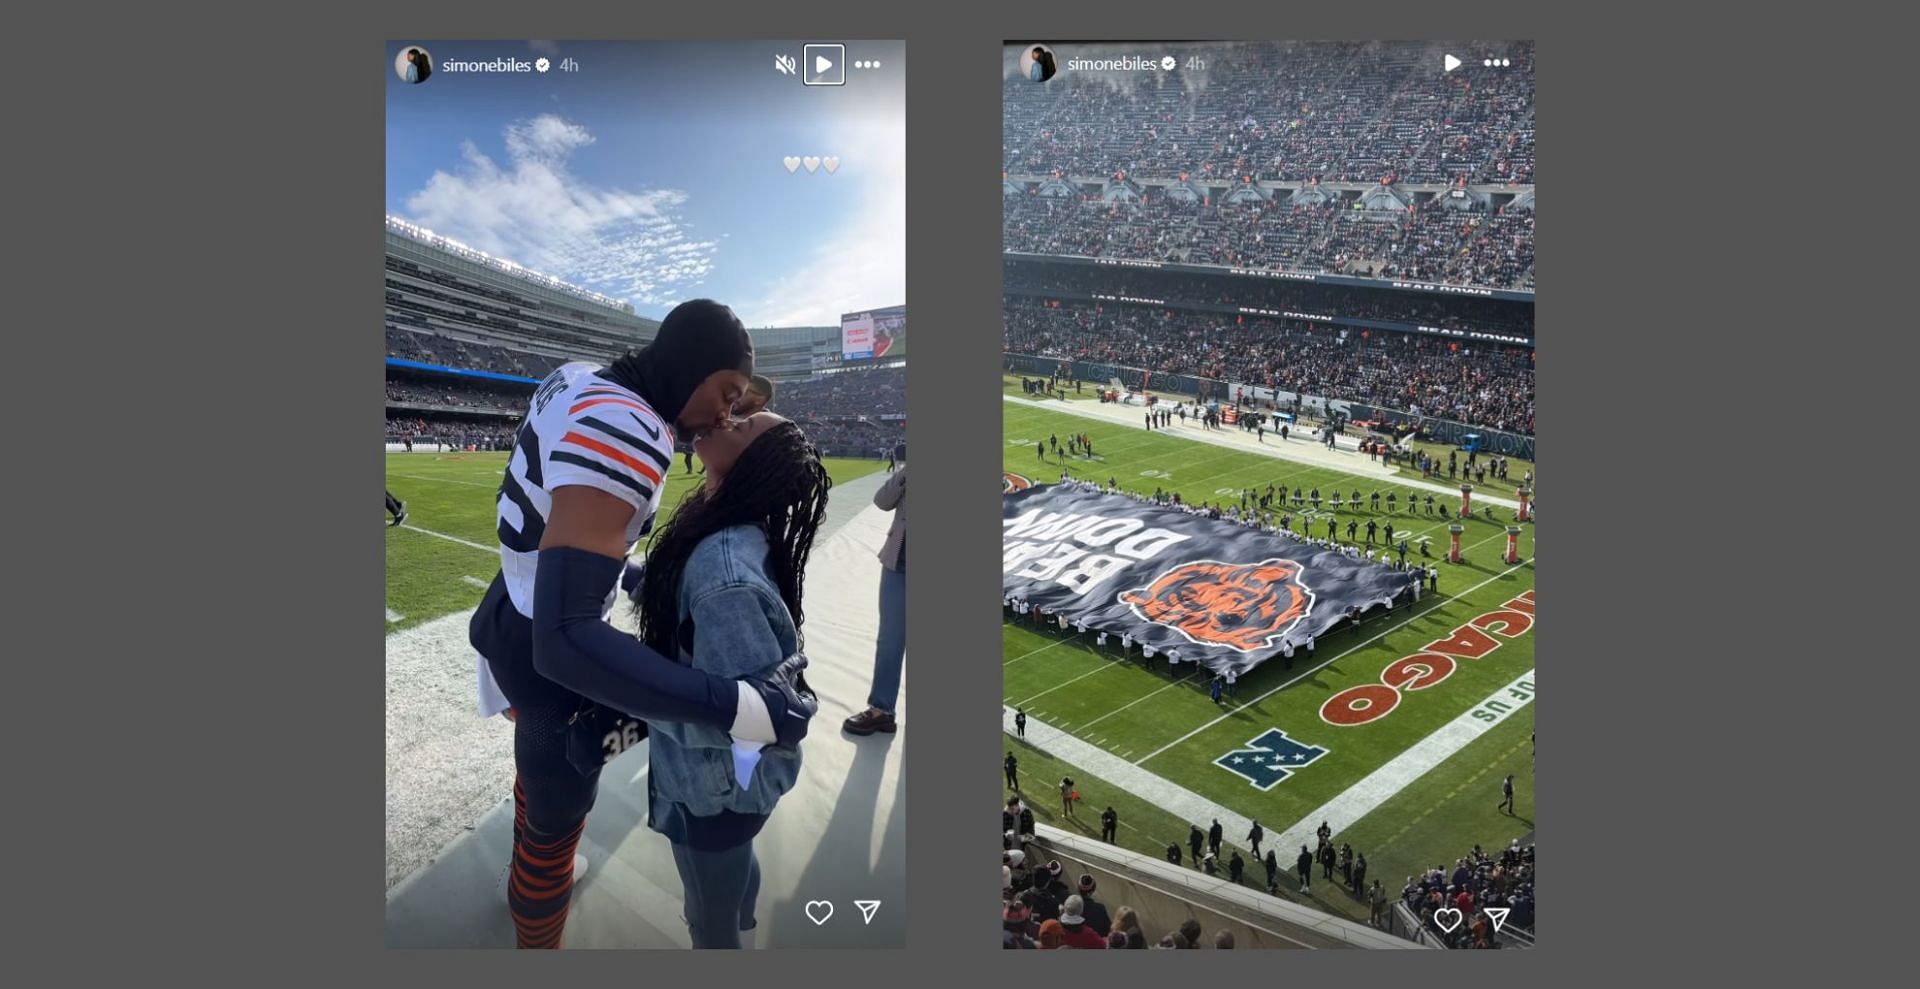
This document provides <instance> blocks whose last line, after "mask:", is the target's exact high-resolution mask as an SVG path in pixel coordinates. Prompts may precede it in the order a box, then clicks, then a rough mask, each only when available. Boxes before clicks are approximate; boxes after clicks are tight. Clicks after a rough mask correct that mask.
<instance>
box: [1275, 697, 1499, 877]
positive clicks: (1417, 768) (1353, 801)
mask: <svg viewBox="0 0 1920 989" xmlns="http://www.w3.org/2000/svg"><path fill="white" fill-rule="evenodd" d="M1533 674H1534V671H1533V670H1528V671H1527V672H1525V673H1522V674H1521V675H1519V676H1518V677H1515V678H1514V680H1513V682H1512V683H1509V684H1507V685H1506V686H1504V687H1501V688H1500V689H1498V690H1496V691H1494V692H1493V693H1492V694H1491V695H1489V696H1488V697H1487V699H1486V700H1483V701H1481V702H1480V703H1478V704H1475V705H1474V706H1473V707H1470V708H1468V709H1467V710H1465V711H1462V712H1460V716H1459V717H1457V718H1455V719H1453V720H1452V721H1450V722H1448V723H1447V724H1445V725H1443V726H1441V727H1440V729H1439V730H1437V731H1435V732H1434V733H1433V734H1431V735H1428V736H1427V737H1426V738H1423V739H1421V740H1420V741H1418V742H1415V743H1414V744H1413V745H1410V746H1408V747H1407V749H1406V751H1404V752H1402V753H1400V754H1399V755H1397V756H1394V757H1393V758H1392V759H1389V760H1387V761H1386V762H1385V763H1383V764H1381V766H1380V768H1378V769H1375V770H1374V771H1373V772H1371V773H1368V774H1367V775H1366V776H1365V777H1364V778H1362V779H1361V780H1360V781H1359V782H1357V783H1355V784H1353V785H1352V786H1350V787H1347V788H1346V790H1344V791H1342V792H1341V793H1340V795H1339V796H1336V797H1334V798H1333V799H1332V800H1329V801H1327V802H1326V803H1325V804H1324V805H1322V806H1321V807H1320V809H1319V810H1316V811H1314V812H1313V813H1311V814H1308V815H1307V816H1306V817H1303V818H1301V819H1300V821H1299V822H1298V823H1296V824H1294V826H1293V827H1290V828H1288V829H1287V830H1286V831H1284V832H1281V833H1280V837H1279V839H1278V844H1277V846H1276V847H1280V848H1291V847H1292V846H1293V842H1296V841H1297V842H1299V843H1300V844H1303V845H1305V844H1311V842H1310V841H1309V838H1311V837H1312V836H1313V834H1314V833H1315V830H1316V829H1317V828H1319V826H1320V824H1321V822H1323V821H1324V822H1326V823H1327V824H1329V825H1331V826H1332V828H1333V831H1334V833H1335V834H1338V833H1340V832H1342V831H1345V830H1346V829H1347V828H1349V827H1352V826H1353V825H1354V824H1355V823H1356V822H1358V821H1359V820H1360V819H1361V818H1363V817H1365V816H1367V815H1368V814H1370V813H1372V812H1373V811H1374V810H1375V809H1377V808H1379V806H1380V805H1381V804H1384V803H1386V802H1387V801H1388V800H1390V799H1392V798H1393V796H1394V794H1397V793H1399V792H1400V791H1401V790H1404V789H1406V788H1407V787H1408V786H1409V785H1411V784H1412V783H1413V782H1414V781H1415V780H1417V779H1419V778H1420V777H1422V776H1425V775H1426V774H1427V773H1429V772H1432V771H1433V770H1434V769H1436V768H1438V767H1439V766H1440V764H1441V763H1443V762H1446V761H1447V760H1448V759H1449V758H1452V757H1453V755H1454V754H1455V753H1458V752H1459V751H1460V750H1462V749H1464V748H1466V747H1467V745H1468V743H1470V742H1472V741H1473V740H1474V739H1476V738H1479V737H1480V736H1481V735H1484V734H1486V733H1487V732H1488V731H1489V730H1491V729H1492V728H1493V726H1494V725H1497V724H1499V723H1500V722H1501V721H1504V720H1505V719H1506V718H1507V717H1508V716H1509V715H1512V714H1515V713H1517V712H1518V711H1519V710H1520V709H1521V708H1523V707H1526V706H1527V705H1528V704H1531V703H1533V694H1534V691H1533ZM1522 685H1524V688H1523V686H1522ZM1494 703H1501V704H1504V707H1489V705H1490V704H1494ZM1495 796H1496V794H1495V793H1492V792H1489V793H1488V794H1487V799H1488V800H1490V801H1491V800H1493V798H1494V797H1495Z"/></svg>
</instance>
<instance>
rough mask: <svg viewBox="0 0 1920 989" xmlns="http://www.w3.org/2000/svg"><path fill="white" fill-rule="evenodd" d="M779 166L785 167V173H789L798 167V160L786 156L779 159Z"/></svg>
mask: <svg viewBox="0 0 1920 989" xmlns="http://www.w3.org/2000/svg"><path fill="white" fill-rule="evenodd" d="M780 164H782V165H785V166H787V171H788V172H789V173H791V172H793V171H794V170H795V169H797V168H799V167H800V159H798V158H795V157H794V156H792V155H788V156H786V157H785V158H782V159H780Z"/></svg>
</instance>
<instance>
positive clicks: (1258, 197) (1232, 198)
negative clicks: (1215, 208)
mask: <svg viewBox="0 0 1920 989" xmlns="http://www.w3.org/2000/svg"><path fill="white" fill-rule="evenodd" d="M1267 198H1268V196H1267V191H1266V190H1265V189H1262V188H1260V187H1259V186H1257V185H1255V184H1253V183H1252V182H1245V183H1242V184H1240V185H1236V186H1234V187H1233V189H1232V191H1230V192H1228V193H1227V194H1226V195H1224V196H1221V197H1220V201H1221V202H1225V203H1264V202H1266V201H1267Z"/></svg>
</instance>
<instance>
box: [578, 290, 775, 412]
mask: <svg viewBox="0 0 1920 989" xmlns="http://www.w3.org/2000/svg"><path fill="white" fill-rule="evenodd" d="M730 370H731V371H739V372H740V373H741V374H746V375H751V374H752V373H753V339H752V338H751V337H749V336H747V328H746V326H745V325H744V324H742V323H741V322H740V317H738V316H735V315H734V314H733V310H732V309H729V308H727V307H726V306H723V305H721V304H720V303H718V302H715V301H713V300H712V299H693V300H691V301H688V302H682V303H680V304H679V305H677V306H674V307H673V311H672V312H670V313H667V318H666V319H663V320H661V321H660V331H659V332H658V333H657V334H655V335H654V338H653V342H651V343H649V344H647V345H646V346H645V347H642V348H640V349H639V350H637V351H634V352H632V353H630V354H627V355H626V356H624V357H622V358H620V359H619V360H617V361H614V362H613V367H612V368H611V371H612V377H613V378H614V379H615V380H617V381H619V382H620V383H621V384H623V385H625V386H627V387H628V388H631V389H633V390H634V391H636V392H639V393H640V397H641V398H644V399H646V400H647V404H649V405H652V406H653V408H654V410H655V411H657V412H659V413H661V414H662V415H665V416H666V417H667V418H668V419H670V420H672V421H673V422H674V423H675V424H676V425H678V422H679V419H680V413H681V411H682V410H683V409H685V408H686V406H687V400H688V399H690V398H692V397H693V393H694V392H695V391H696V390H698V389H699V387H700V383H701V382H703V381H705V380H707V378H708V376H710V375H712V374H713V373H714V372H716V371H730Z"/></svg>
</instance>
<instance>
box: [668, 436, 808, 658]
mask: <svg viewBox="0 0 1920 989" xmlns="http://www.w3.org/2000/svg"><path fill="white" fill-rule="evenodd" d="M832 487H833V479H832V478H830V477H828V476H827V469H826V468H825V467H823V466H821V465H820V453H819V451H818V450H816V449H815V448H814V446H813V443H812V442H811V441H809V440H808V439H807V434H806V433H805V432H802V431H801V429H800V426H799V424H798V423H794V422H782V423H779V424H777V425H774V426H772V427H769V428H768V429H767V430H766V431H765V432H763V433H761V434H760V435H759V436H757V437H755V438H754V440H753V442H752V443H751V444H749V445H748V446H747V448H746V449H745V450H742V451H741V452H740V459H739V460H737V461H735V462H734V465H733V469H732V470H730V471H728V472H727V476H726V479H725V480H724V481H722V482H721V484H720V488H719V490H718V491H708V490H707V488H706V487H705V486H702V487H700V488H698V489H696V490H694V491H693V492H692V493H690V494H688V495H687V497H686V498H684V499H682V500H681V502H680V505H679V507H678V508H676V509H675V510H674V513H673V517H672V519H670V520H669V521H668V522H667V524H666V526H665V527H663V528H661V529H660V530H658V531H657V532H655V533H654V534H653V539H652V540H651V541H649V542H648V544H647V569H646V576H645V578H644V579H643V580H641V582H640V586H639V587H638V588H636V589H635V591H634V595H633V599H634V602H635V604H636V605H638V608H639V612H640V638H641V640H642V641H644V642H645V643H646V644H647V645H649V646H651V647H652V648H654V649H655V650H657V651H659V652H660V653H661V654H662V655H666V656H677V655H679V651H678V643H677V640H676V632H677V630H678V628H679V624H680V608H679V602H680V579H681V577H682V576H683V573H684V571H685V570H686V566H687V560H688V558H690V557H691V556H692V555H693V550H694V547H696V546H698V545H700V541H701V540H702V539H705V538H706V537H708V536H710V535H712V534H714V533H716V532H719V531H720V530H722V529H726V528H728V527H730V526H736V525H757V526H759V527H760V530H761V531H762V532H764V533H766V535H767V570H768V571H769V572H770V573H771V575H772V576H773V582H774V586H775V587H777V588H778V589H779V591H780V600H781V601H783V602H785V603H786V606H787V611H788V612H790V613H791V614H792V616H793V627H794V633H795V636H796V638H798V636H799V630H800V626H801V624H802V623H803V622H804V621H805V617H804V615H803V613H802V611H801V609H800V594H801V583H802V582H803V581H804V580H805V579H806V573H807V556H808V554H810V553H812V552H813V537H814V534H815V533H816V532H818V531H819V529H820V523H821V522H823V521H825V519H826V517H827V491H828V489H830V488H832ZM802 641H804V640H802Z"/></svg>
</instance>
